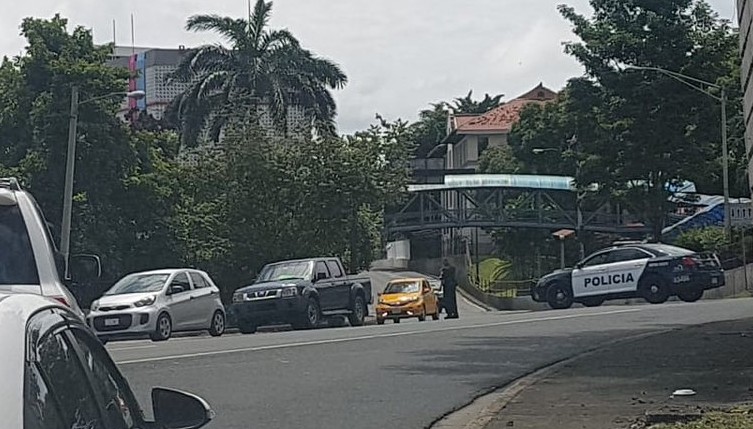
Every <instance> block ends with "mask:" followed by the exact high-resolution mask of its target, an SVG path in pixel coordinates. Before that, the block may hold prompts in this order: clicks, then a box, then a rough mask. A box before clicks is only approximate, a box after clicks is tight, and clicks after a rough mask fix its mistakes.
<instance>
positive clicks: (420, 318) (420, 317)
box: [418, 306, 426, 322]
mask: <svg viewBox="0 0 753 429" xmlns="http://www.w3.org/2000/svg"><path fill="white" fill-rule="evenodd" d="M418 321H419V322H425V321H426V306H424V309H423V310H421V314H419V315H418Z"/></svg>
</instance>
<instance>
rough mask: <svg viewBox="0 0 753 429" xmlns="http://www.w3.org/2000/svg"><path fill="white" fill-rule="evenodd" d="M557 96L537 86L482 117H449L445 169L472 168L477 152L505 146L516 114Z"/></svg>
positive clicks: (445, 142) (541, 85)
mask: <svg viewBox="0 0 753 429" xmlns="http://www.w3.org/2000/svg"><path fill="white" fill-rule="evenodd" d="M556 98H557V93H556V92H554V91H552V90H551V89H548V88H546V87H545V86H544V85H543V84H541V83H540V84H539V85H538V86H536V87H535V88H533V89H532V90H530V91H528V92H526V93H525V94H523V95H521V96H520V97H518V98H515V99H514V100H511V101H508V102H507V103H505V104H502V105H500V106H498V107H495V108H494V109H492V110H490V111H488V112H486V113H483V114H480V115H478V114H451V115H450V117H449V120H448V123H447V134H448V136H447V138H446V139H445V140H444V142H443V143H444V144H445V145H446V153H445V160H446V167H447V169H450V170H452V169H475V168H477V167H478V159H479V156H480V155H481V153H482V152H483V151H484V150H486V149H487V148H489V147H499V146H504V145H506V144H507V136H508V135H509V134H510V131H511V130H512V127H513V125H515V123H517V122H518V120H519V119H520V112H521V111H523V109H524V108H525V107H527V106H530V105H532V104H545V103H548V102H550V101H553V100H555V99H556Z"/></svg>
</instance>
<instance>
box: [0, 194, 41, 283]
mask: <svg viewBox="0 0 753 429" xmlns="http://www.w3.org/2000/svg"><path fill="white" fill-rule="evenodd" d="M0 249H2V251H0V285H38V284H39V273H38V272H37V263H36V259H35V258H34V251H33V250H32V247H31V240H30V239H29V232H28V231H27V229H26V224H25V223H24V219H23V216H22V215H21V210H20V209H19V207H18V206H17V205H14V206H0Z"/></svg>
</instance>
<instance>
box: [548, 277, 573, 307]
mask: <svg viewBox="0 0 753 429" xmlns="http://www.w3.org/2000/svg"><path fill="white" fill-rule="evenodd" d="M546 302H547V303H548V304H549V307H551V308H553V309H555V310H564V309H566V308H570V307H571V306H572V305H573V302H574V299H573V290H572V289H571V288H570V287H567V286H564V285H562V284H560V283H554V284H552V285H550V286H549V288H548V289H547V292H546Z"/></svg>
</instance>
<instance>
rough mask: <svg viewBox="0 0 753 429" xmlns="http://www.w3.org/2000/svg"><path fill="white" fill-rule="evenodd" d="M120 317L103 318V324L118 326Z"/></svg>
mask: <svg viewBox="0 0 753 429" xmlns="http://www.w3.org/2000/svg"><path fill="white" fill-rule="evenodd" d="M119 324H120V319H105V326H118V325H119Z"/></svg>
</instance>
